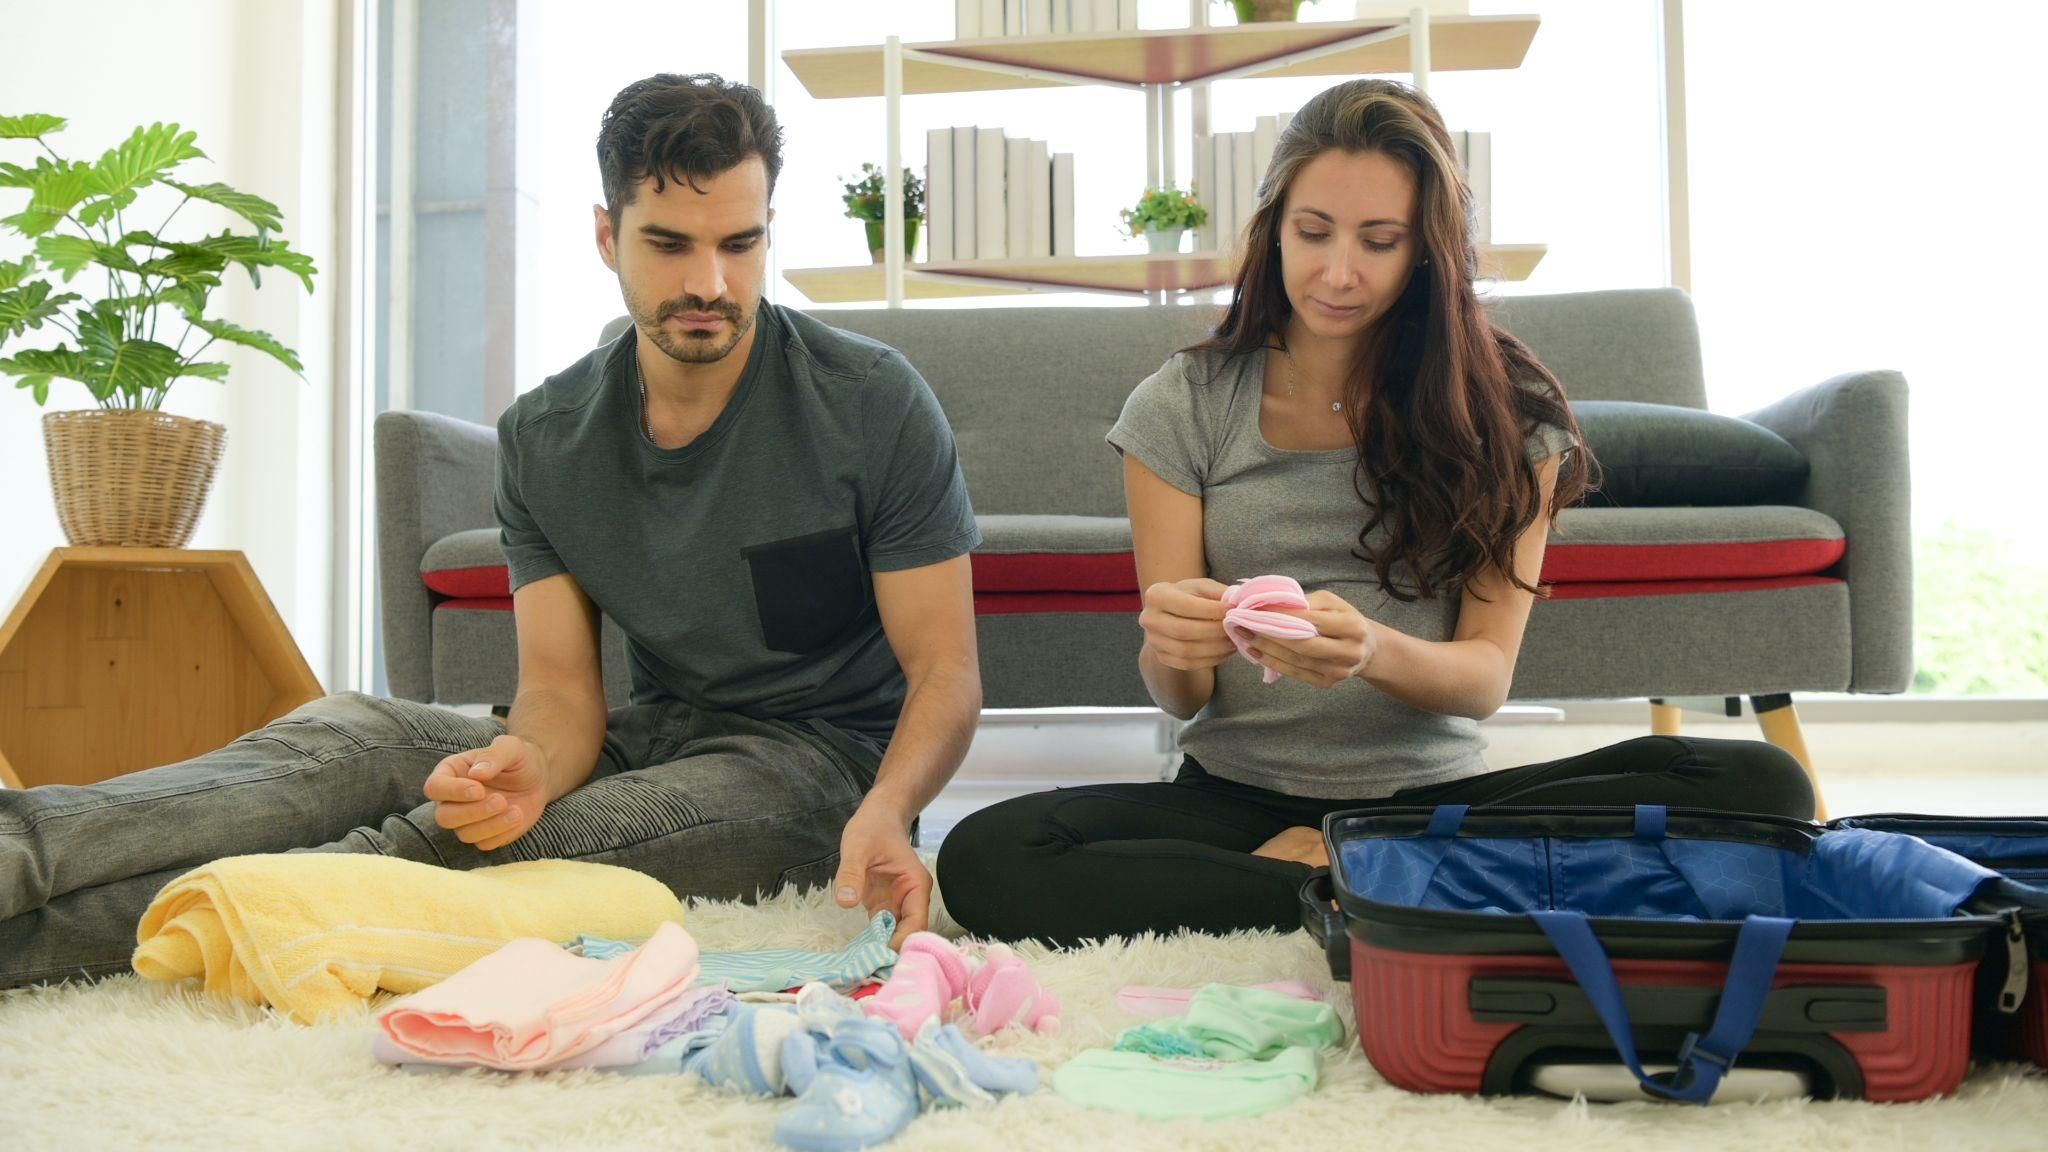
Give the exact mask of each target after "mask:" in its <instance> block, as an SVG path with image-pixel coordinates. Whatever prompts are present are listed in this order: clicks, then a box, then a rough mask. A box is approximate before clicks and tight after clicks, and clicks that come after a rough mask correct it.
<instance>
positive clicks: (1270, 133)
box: [1252, 116, 1280, 185]
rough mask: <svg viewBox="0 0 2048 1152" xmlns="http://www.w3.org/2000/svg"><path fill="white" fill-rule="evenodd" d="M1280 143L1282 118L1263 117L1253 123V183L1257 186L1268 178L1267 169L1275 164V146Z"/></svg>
mask: <svg viewBox="0 0 2048 1152" xmlns="http://www.w3.org/2000/svg"><path fill="white" fill-rule="evenodd" d="M1279 141H1280V118H1279V117H1278V116H1261V117H1259V118H1258V119H1256V120H1254V121H1252V183H1253V184H1254V185H1257V184H1258V182H1259V181H1261V180H1264V179H1265V178H1266V169H1267V167H1269V166H1270V165H1271V164H1272V163H1273V145H1275V144H1277V143H1279Z"/></svg>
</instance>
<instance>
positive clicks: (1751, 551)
mask: <svg viewBox="0 0 2048 1152" xmlns="http://www.w3.org/2000/svg"><path fill="white" fill-rule="evenodd" d="M976 519H977V522H978V523H979V524H980V526H981V533H982V544H981V547H979V548H977V549H975V550H974V552H973V554H972V556H971V557H970V560H969V562H970V563H971V564H972V565H973V569H974V596H975V608H976V610H977V611H979V612H981V613H982V614H984V615H1008V614H1014V613H1033V612H1135V611H1137V605H1138V599H1137V595H1138V591H1139V589H1138V569H1137V564H1136V562H1135V560H1134V559H1133V558H1132V555H1131V528H1130V522H1129V521H1128V520H1125V519H1123V518H1122V517H1112V516H981V517H977V518H976ZM1846 548H1847V542H1846V541H1845V540H1844V539H1843V536H1842V529H1841V526H1840V525H1839V524H1836V523H1835V521H1833V520H1832V519H1830V518H1828V517H1827V516H1824V515H1822V514H1821V513H1819V512H1815V511H1812V510H1811V509H1806V508H1794V507H1788V506H1784V505H1761V506H1757V507H1748V508H1567V509H1565V510H1564V511H1563V512H1561V513H1559V515H1558V522H1557V531H1555V532H1554V533H1552V534H1551V537H1550V541H1549V545H1548V547H1547V548H1546V549H1545V550H1544V555H1543V579H1544V580H1545V581H1547V582H1549V583H1551V584H1554V585H1557V586H1558V587H1557V591H1556V592H1555V595H1557V596H1559V597H1562V598H1567V599H1583V598H1592V597H1600V596H1619V595H1664V594H1676V593H1679V592H1704V591H1718V590H1723V589H1722V588H1721V585H1723V584H1726V583H1728V582H1731V581H1732V582H1735V583H1736V584H1740V583H1741V582H1743V581H1757V580H1767V581H1787V580H1790V581H1794V582H1796V583H1806V582H1810V580H1811V579H1813V578H1818V577H1820V576H1821V574H1823V573H1825V572H1827V571H1828V570H1829V569H1830V568H1833V567H1834V566H1835V565H1836V564H1837V563H1839V562H1840V561H1841V559H1842V556H1843V554H1844V552H1845V550H1846ZM421 569H422V570H421V572H420V578H421V579H422V580H423V581H424V582H425V583H426V585H427V587H428V588H430V589H432V590H433V591H434V592H436V593H438V594H439V595H441V596H445V597H450V598H451V599H450V600H449V601H448V602H447V603H446V604H445V605H444V606H447V607H459V608H465V609H482V610H491V609H498V610H503V609H508V608H510V607H511V599H510V597H511V595H512V593H511V590H510V585H509V583H508V581H507V579H506V574H505V558H504V554H503V553H502V552H500V551H499V548H498V530H497V529H495V528H478V529H474V530H471V531H468V532H456V533H453V534H451V535H448V536H445V537H443V538H441V539H440V540H437V541H435V542H434V543H433V544H432V545H431V546H430V547H429V548H428V549H427V553H426V556H425V557H424V558H423V559H422V561H421ZM1681 584H1689V586H1687V587H1680V585H1681ZM1772 586H1774V587H1775V586H1785V585H1772ZM1758 587H1762V586H1758Z"/></svg>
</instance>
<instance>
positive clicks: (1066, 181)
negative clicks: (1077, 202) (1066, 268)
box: [1052, 152, 1080, 256]
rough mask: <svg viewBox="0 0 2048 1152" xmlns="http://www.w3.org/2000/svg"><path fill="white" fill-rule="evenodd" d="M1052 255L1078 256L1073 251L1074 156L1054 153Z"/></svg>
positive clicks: (1069, 153)
mask: <svg viewBox="0 0 2048 1152" xmlns="http://www.w3.org/2000/svg"><path fill="white" fill-rule="evenodd" d="M1052 254H1053V255H1055V256H1078V255H1080V253H1078V252H1076V251H1074V154H1073V153H1072V152H1060V153H1056V154H1055V155H1054V156H1053V158H1052Z"/></svg>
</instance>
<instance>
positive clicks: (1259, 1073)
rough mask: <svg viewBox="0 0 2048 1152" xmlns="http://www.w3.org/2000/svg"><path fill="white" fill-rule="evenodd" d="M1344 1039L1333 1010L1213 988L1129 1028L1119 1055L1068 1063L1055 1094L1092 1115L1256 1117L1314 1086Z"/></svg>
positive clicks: (1086, 1055) (1279, 996)
mask: <svg viewBox="0 0 2048 1152" xmlns="http://www.w3.org/2000/svg"><path fill="white" fill-rule="evenodd" d="M1343 1041H1344V1026H1343V1025H1342V1024H1341V1023H1340V1022H1339V1021H1338V1019H1337V1013H1336V1012H1335V1010H1333V1009H1332V1008H1331V1007H1330V1006H1329V1005H1328V1004H1325V1003H1322V1002H1320V1001H1312V1000H1305V999H1301V998H1299V997H1297V996H1293V995H1289V994H1288V993H1286V992H1273V991H1267V990H1265V989H1262V988H1239V987H1234V986H1232V985H1227V984H1210V985H1208V986H1206V987H1204V988H1203V989H1202V990H1201V991H1199V992H1197V993H1195V995H1194V996H1193V998H1191V999H1190V1000H1189V1001H1188V1011H1187V1014H1186V1015H1184V1016H1174V1017H1167V1018H1165V1019H1161V1020H1157V1021H1155V1022H1153V1023H1151V1024H1147V1025H1143V1026H1141V1027H1137V1028H1132V1029H1128V1030H1127V1031H1125V1032H1124V1034H1123V1035H1122V1036H1119V1037H1118V1038H1117V1042H1116V1047H1115V1048H1114V1049H1100V1048H1094V1049H1089V1050H1088V1051H1085V1052H1082V1053H1081V1054H1080V1055H1078V1056H1076V1057H1074V1058H1073V1059H1072V1060H1069V1061H1068V1062H1067V1063H1065V1064H1064V1065H1061V1067H1060V1069H1059V1071H1058V1072H1056V1073H1054V1075H1053V1091H1055V1092H1058V1093H1059V1094H1060V1095H1061V1096H1062V1097H1065V1098H1066V1099H1068V1100H1072V1101H1073V1102H1074V1103H1076V1104H1080V1105H1082V1106H1084V1107H1088V1108H1096V1109H1101V1110H1103V1111H1107V1112H1125V1113H1132V1114H1135V1115H1139V1116H1147V1117H1151V1118H1154V1119H1162V1120H1167V1119H1176V1118H1180V1117H1196V1118H1200V1119H1215V1118H1219V1117H1224V1116H1257V1115H1260V1114H1261V1113H1265V1112H1271V1111H1273V1110H1274V1109H1276V1108H1282V1107H1285V1106H1286V1105H1288V1104H1292V1103H1293V1102H1294V1101H1296V1100H1298V1099H1300V1098H1301V1097H1302V1096H1303V1095H1305V1094H1307V1093H1308V1092H1309V1091H1310V1090H1312V1089H1313V1088H1315V1086H1316V1079H1317V1077H1318V1075H1319V1073H1320V1064H1319V1061H1320V1058H1321V1056H1320V1054H1321V1053H1322V1051H1323V1050H1325V1049H1330V1048H1335V1047H1337V1046H1339V1045H1341V1044H1342V1043H1343Z"/></svg>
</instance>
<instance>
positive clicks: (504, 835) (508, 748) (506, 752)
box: [425, 735, 548, 852]
mask: <svg viewBox="0 0 2048 1152" xmlns="http://www.w3.org/2000/svg"><path fill="white" fill-rule="evenodd" d="M425 791H426V794H427V799H429V800H432V801H434V823H436V824H439V825H440V826H441V827H443V828H447V829H450V830H452V831H453V832H454V833H455V835H456V836H457V837H458V838H460V839H461V840H462V842H463V843H464V844H474V845H476V846H477V848H478V849H479V850H481V851H484V852H490V851H494V850H496V849H499V848H503V847H504V846H505V845H507V844H510V843H511V842H513V841H514V840H517V839H519V838H520V837H521V836H524V835H526V830H527V829H529V828H531V827H533V824H534V821H536V820H539V819H540V814H541V810H542V809H544V808H546V807H547V806H548V791H547V765H546V757H545V756H544V755H543V754H542V753H541V750H540V745H538V744H535V743H534V742H532V741H531V740H526V739H523V738H521V737H518V736H510V735H507V736H500V737H498V738H497V739H496V740H493V741H491V744H490V747H488V748H477V749H474V750H472V751H468V752H457V753H456V754H455V755H453V756H450V757H448V758H447V759H446V760H443V761H441V762H440V763H439V764H437V765H435V766H434V774H433V775H431V776H429V777H427V784H426V789H425Z"/></svg>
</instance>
